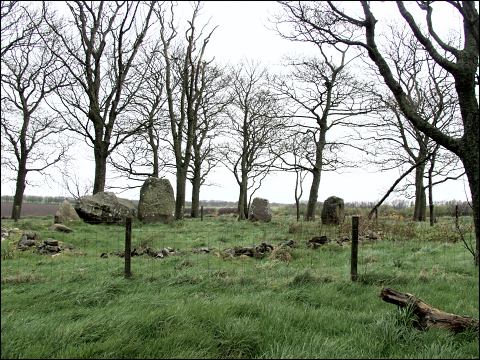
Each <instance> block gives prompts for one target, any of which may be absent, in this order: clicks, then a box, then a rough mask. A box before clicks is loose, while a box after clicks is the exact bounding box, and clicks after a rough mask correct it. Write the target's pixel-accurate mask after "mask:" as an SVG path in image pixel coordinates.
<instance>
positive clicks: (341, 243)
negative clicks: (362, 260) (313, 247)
mask: <svg viewBox="0 0 480 360" xmlns="http://www.w3.org/2000/svg"><path fill="white" fill-rule="evenodd" d="M349 241H350V239H349V238H347V237H345V238H338V239H337V240H336V242H337V244H338V245H340V246H343V243H345V242H349Z"/></svg>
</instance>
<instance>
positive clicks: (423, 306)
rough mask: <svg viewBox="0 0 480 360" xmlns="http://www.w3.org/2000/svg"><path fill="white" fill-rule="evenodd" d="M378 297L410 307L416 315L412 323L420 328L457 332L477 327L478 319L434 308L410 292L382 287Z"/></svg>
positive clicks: (476, 328)
mask: <svg viewBox="0 0 480 360" xmlns="http://www.w3.org/2000/svg"><path fill="white" fill-rule="evenodd" d="M380 297H381V298H382V300H383V301H386V302H388V303H391V304H395V305H398V306H400V307H402V308H404V307H410V308H411V309H412V311H413V313H414V314H415V315H416V317H417V319H416V321H415V322H414V325H415V326H416V327H417V328H418V329H421V330H426V329H428V328H430V327H437V328H442V329H448V330H450V331H453V332H455V333H458V332H462V331H465V330H467V329H473V330H476V331H478V329H479V321H478V319H475V318H471V317H468V316H460V315H455V314H450V313H447V312H444V311H442V310H439V309H436V308H434V307H433V306H431V305H429V304H427V303H425V302H423V301H422V300H420V299H419V298H417V297H416V296H415V295H412V294H408V293H401V292H399V291H396V290H393V289H390V288H383V289H382V291H381V293H380Z"/></svg>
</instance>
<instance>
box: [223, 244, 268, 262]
mask: <svg viewBox="0 0 480 360" xmlns="http://www.w3.org/2000/svg"><path fill="white" fill-rule="evenodd" d="M272 250H273V246H272V245H270V244H267V243H265V242H262V243H261V244H260V245H258V246H247V247H241V246H235V247H233V248H228V249H225V250H223V253H224V254H225V255H227V256H230V257H235V256H242V255H244V256H249V257H254V258H256V259H261V258H263V257H264V256H265V254H266V253H269V252H270V251H272Z"/></svg>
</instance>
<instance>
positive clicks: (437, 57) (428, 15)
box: [281, 1, 480, 266]
mask: <svg viewBox="0 0 480 360" xmlns="http://www.w3.org/2000/svg"><path fill="white" fill-rule="evenodd" d="M281 4H282V6H283V9H284V10H285V17H284V18H283V20H281V21H282V22H286V23H290V24H293V26H294V27H296V28H295V31H296V34H294V36H293V37H294V38H296V37H297V36H298V34H299V33H300V34H302V33H304V32H308V33H309V34H311V36H313V37H315V39H316V41H317V43H318V44H319V45H320V46H322V45H324V44H328V45H331V44H346V45H350V46H355V47H358V48H359V49H363V50H366V52H367V53H368V56H369V58H370V59H371V60H372V61H373V63H374V64H375V66H377V68H378V71H379V72H380V74H381V75H382V78H383V80H384V82H385V84H386V85H387V86H388V88H389V89H390V91H391V93H392V94H393V96H394V97H395V99H396V101H397V103H398V105H399V107H400V109H401V111H402V113H403V114H404V116H405V117H406V118H407V119H408V120H409V121H410V122H411V123H412V124H413V125H414V126H415V127H416V128H418V129H419V130H420V131H421V132H423V133H425V134H426V135H427V136H429V137H430V138H431V139H433V140H434V141H435V142H437V143H438V144H440V145H441V146H443V147H444V148H446V149H448V150H450V151H451V152H453V153H454V154H456V155H457V156H458V157H459V158H460V160H461V161H462V163H463V166H464V168H465V172H466V175H467V178H468V181H469V185H470V191H471V196H472V203H473V213H474V223H475V234H476V256H475V264H476V265H477V266H478V264H479V251H480V161H479V150H480V148H479V140H478V139H479V135H480V130H479V128H480V127H479V125H478V124H479V108H478V100H477V94H476V87H477V86H478V81H479V77H478V76H479V75H478V62H479V55H478V54H479V40H478V38H479V36H478V31H479V30H478V29H479V16H478V10H477V9H476V7H475V4H476V3H475V2H470V1H462V2H454V1H448V2H447V4H448V6H450V7H451V9H452V11H454V12H455V13H456V14H458V15H459V16H460V17H461V19H462V24H459V25H460V27H459V31H461V32H462V39H463V44H461V45H460V46H454V45H452V44H451V43H448V42H447V41H444V40H443V39H442V38H441V37H440V36H439V35H438V33H437V32H438V29H435V27H434V25H433V21H432V18H433V13H434V7H435V6H436V5H434V4H435V3H434V2H433V1H419V2H417V3H416V6H417V7H418V9H419V10H420V11H422V12H423V14H425V20H426V24H427V27H426V31H425V30H423V29H422V28H421V26H420V25H419V24H420V21H419V20H418V19H416V18H415V17H414V16H413V15H412V14H411V13H410V11H408V10H407V8H406V6H405V4H404V3H403V2H401V1H397V2H396V4H397V8H398V11H399V13H400V15H401V16H402V18H403V19H404V20H405V24H406V26H408V29H409V30H410V31H411V32H412V33H413V35H414V36H415V37H416V38H417V39H418V41H419V42H420V43H421V44H422V46H423V48H424V50H425V52H426V53H427V54H428V55H429V57H430V58H431V59H433V61H435V62H436V63H437V64H438V65H440V66H441V67H442V68H443V69H445V70H446V71H447V72H448V73H449V74H451V76H452V77H453V79H454V84H455V90H456V92H457V96H458V104H459V107H460V113H461V118H462V126H463V135H462V136H461V137H455V136H451V135H450V134H449V133H445V132H444V131H442V129H440V128H438V127H436V126H434V125H432V124H431V123H429V122H427V121H425V119H424V118H423V117H422V116H421V114H419V113H418V112H417V109H416V107H415V106H414V104H413V103H412V99H411V98H410V97H409V96H408V93H407V92H406V91H405V88H404V86H403V84H402V83H401V82H399V81H398V80H397V79H396V78H395V76H394V75H393V72H392V69H391V66H389V65H388V63H387V61H386V60H385V53H384V51H383V50H382V49H381V48H380V47H379V46H378V44H377V41H378V34H376V27H377V24H378V20H377V19H376V18H375V16H374V14H373V12H372V9H371V6H372V5H371V3H370V2H368V1H361V2H360V5H361V12H363V16H359V15H358V12H357V13H356V14H355V15H353V14H352V15H349V14H347V12H346V11H345V10H344V9H343V8H341V5H338V4H335V3H333V2H331V1H327V2H317V3H301V2H281ZM442 52H443V53H445V54H446V55H443V54H442Z"/></svg>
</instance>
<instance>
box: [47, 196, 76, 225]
mask: <svg viewBox="0 0 480 360" xmlns="http://www.w3.org/2000/svg"><path fill="white" fill-rule="evenodd" d="M69 220H80V216H78V214H77V212H76V211H75V209H74V208H73V206H72V205H71V204H70V203H69V202H68V200H63V203H61V204H60V206H59V207H58V210H57V212H56V213H55V218H54V221H53V222H54V223H55V224H63V223H65V222H67V221H69Z"/></svg>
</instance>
